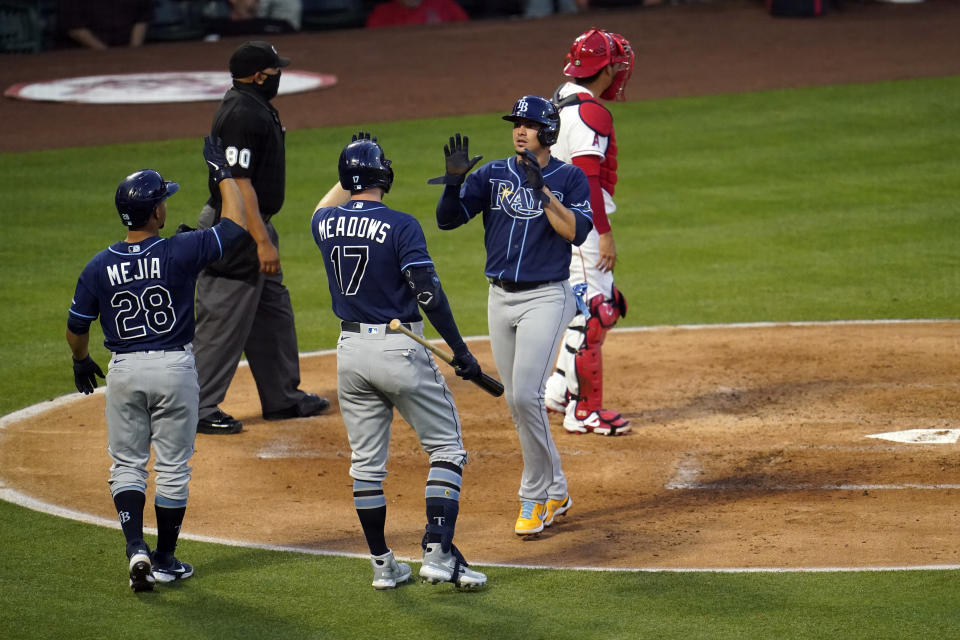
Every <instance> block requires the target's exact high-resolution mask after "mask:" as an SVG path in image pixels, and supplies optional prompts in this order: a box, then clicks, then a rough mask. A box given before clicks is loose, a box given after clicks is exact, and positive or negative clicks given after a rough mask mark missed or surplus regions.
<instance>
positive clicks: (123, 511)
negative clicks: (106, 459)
mask: <svg viewBox="0 0 960 640" xmlns="http://www.w3.org/2000/svg"><path fill="white" fill-rule="evenodd" d="M146 502H147V497H146V496H145V495H143V493H142V492H140V491H137V490H135V489H128V490H126V491H121V492H120V493H118V494H117V495H115V496H113V505H114V506H115V507H116V508H117V517H119V518H120V528H121V529H122V530H123V537H124V538H126V540H127V550H128V551H127V555H128V556H129V555H130V550H131V549H136V548H137V547H139V546H140V545H141V544H143V545H144V546H145V545H146V543H144V542H143V505H144V504H146Z"/></svg>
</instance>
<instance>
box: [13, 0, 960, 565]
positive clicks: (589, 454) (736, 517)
mask: <svg viewBox="0 0 960 640" xmlns="http://www.w3.org/2000/svg"><path fill="white" fill-rule="evenodd" d="M594 24H597V25H599V26H607V27H608V28H616V29H618V30H620V31H622V32H623V33H624V34H625V35H626V36H627V37H628V38H630V40H631V41H632V42H633V43H634V44H635V45H636V49H637V53H638V67H637V71H636V73H635V74H634V77H633V79H632V81H631V84H630V87H629V95H630V97H631V99H634V100H638V99H649V98H656V97H665V96H683V95H697V94H711V93H721V92H738V91H749V90H757V89H768V88H780V87H794V86H804V85H818V84H840V83H848V82H869V81H877V80H887V79H900V78H910V77H921V76H942V75H952V74H957V73H960V38H956V34H957V33H960V2H956V1H943V0H937V1H932V2H926V3H923V4H919V5H883V4H859V3H857V4H847V8H846V10H844V11H843V12H840V13H836V12H835V13H831V14H830V15H829V16H827V17H825V18H822V19H815V20H786V19H773V18H771V17H769V16H768V15H766V13H765V12H764V11H763V9H762V8H761V6H760V5H759V4H757V3H753V2H749V3H741V2H723V3H715V4H690V5H680V6H663V7H652V8H646V9H640V10H634V11H620V12H609V13H595V14H592V15H587V16H573V17H556V18H552V19H548V20H540V21H521V20H511V21H504V22H475V23H468V24H463V25H450V26H443V27H434V28H427V27H423V28H417V27H414V28H406V29H392V30H381V31H377V32H375V33H369V32H365V31H362V30H352V31H344V32H324V33H302V34H296V35H291V36H283V37H278V38H277V39H276V40H275V42H277V43H278V45H279V48H280V50H281V52H282V53H283V54H284V55H289V56H290V57H292V58H293V59H294V64H296V65H297V66H298V67H300V68H302V69H305V70H309V71H317V72H322V73H333V74H335V75H337V76H338V77H339V78H340V82H339V84H338V85H337V86H336V87H335V88H333V89H328V90H324V91H321V92H315V93H309V94H299V95H292V96H284V97H281V98H278V100H277V104H278V107H279V109H280V113H281V115H282V116H283V119H284V122H285V124H286V125H287V127H288V129H297V128H303V127H318V126H326V125H342V124H351V123H357V122H375V121H379V120H393V119H399V118H413V117H421V116H424V115H428V114H429V115H453V114H460V113H475V112H482V111H488V110H489V111H496V110H502V109H504V108H505V107H507V106H509V104H510V103H512V101H513V99H514V98H515V97H516V96H518V95H521V94H523V93H529V92H531V91H538V92H541V93H545V94H546V93H549V92H550V91H552V89H553V88H554V86H555V85H556V84H557V82H558V80H559V77H558V76H557V75H556V74H547V76H545V77H543V78H541V79H539V80H538V82H539V84H538V86H531V85H530V81H529V80H528V79H527V78H526V76H525V75H524V74H523V73H519V72H517V71H516V69H517V68H518V66H519V67H522V68H525V69H558V68H559V63H560V60H561V59H562V56H563V53H564V50H565V46H566V44H567V43H568V41H569V40H570V38H571V37H572V36H573V35H575V34H576V33H578V32H579V31H581V30H582V29H583V28H586V27H589V26H593V25H594ZM237 43H238V40H236V39H233V40H225V41H222V42H220V43H201V42H194V43H181V44H164V45H155V46H151V47H147V48H145V49H143V50H139V51H129V52H123V53H122V55H121V54H120V53H119V52H88V51H76V52H67V51H56V52H50V53H45V54H41V55H37V56H11V57H8V58H7V61H8V62H14V63H15V64H6V65H3V68H2V69H0V83H2V84H3V86H4V87H6V86H9V85H11V84H14V83H17V82H23V81H27V80H43V79H52V78H58V77H67V76H72V75H86V74H95V73H112V72H120V71H149V70H151V69H158V70H170V69H183V70H208V69H215V68H218V67H219V66H222V65H223V61H224V60H226V58H227V57H228V56H229V53H230V51H231V50H232V49H233V47H235V46H236V44H237ZM481 79H482V80H481ZM212 109H213V107H212V105H211V103H197V104H171V105H152V106H112V107H111V106H91V105H61V104H30V103H22V102H17V101H14V100H3V101H0V118H2V120H3V121H4V122H6V123H13V122H15V123H16V125H17V126H16V127H10V126H8V127H6V130H5V132H4V136H3V137H2V138H0V151H24V150H33V149H48V148H59V147H67V146H80V145H90V144H103V143H108V142H126V141H135V140H156V139H163V138H173V137H183V136H201V135H203V134H204V133H205V132H206V130H207V128H208V126H209V118H210V116H211V113H212ZM622 161H623V162H628V161H629V159H628V158H624V159H623V160H622ZM608 340H609V341H608V345H607V346H606V347H605V353H608V354H610V357H609V360H610V361H614V360H615V361H617V362H618V363H619V367H618V368H617V370H615V371H609V373H608V389H607V393H606V396H607V399H608V401H607V404H608V405H609V406H611V407H616V408H618V409H620V410H622V411H623V412H624V413H625V414H626V415H627V416H628V417H629V418H630V419H631V420H632V421H633V425H634V427H635V432H634V433H633V434H631V435H629V436H626V437H622V438H611V439H607V438H601V437H596V436H569V435H567V434H565V433H563V431H562V429H561V428H560V427H559V418H558V417H554V424H555V427H556V428H555V436H556V438H557V441H558V444H559V446H560V449H561V454H562V456H563V461H564V465H565V470H566V472H567V475H568V477H569V479H570V486H571V495H572V497H573V499H574V502H575V505H574V508H573V509H572V510H571V512H570V514H569V515H568V516H566V517H564V518H562V519H561V520H560V521H559V522H558V524H557V525H555V526H554V527H552V528H551V529H549V530H548V531H547V532H546V533H545V535H543V536H542V537H541V538H540V539H538V540H536V541H529V542H524V541H521V540H519V539H517V538H516V537H515V536H514V535H513V533H512V526H513V520H514V518H515V516H516V508H517V502H516V488H517V486H518V484H519V475H520V454H519V450H518V445H517V441H516V434H515V432H514V430H513V427H512V425H511V424H510V422H509V417H508V413H507V410H506V406H505V405H504V404H503V401H502V400H497V401H494V402H493V403H491V401H490V399H489V397H488V396H486V395H484V394H482V392H480V391H478V390H476V389H475V388H474V387H473V386H472V385H469V384H466V383H462V382H461V381H459V380H458V379H453V380H451V386H452V387H453V389H454V392H455V394H456V396H457V399H458V405H459V407H460V410H461V415H462V417H463V422H464V433H465V441H466V445H467V448H468V450H469V451H470V456H471V460H470V463H469V465H468V466H467V470H466V475H465V485H464V497H463V504H462V511H461V513H462V516H461V520H460V522H459V525H458V543H459V544H460V546H461V547H462V548H463V550H464V552H465V553H466V554H467V556H468V557H469V558H470V559H472V560H474V561H477V562H505V563H517V564H524V565H554V566H586V565H589V566H603V567H670V568H673V567H792V566H801V567H811V566H890V565H919V564H958V563H960V543H958V540H960V535H958V534H960V515H958V509H957V507H956V502H957V494H958V492H960V464H958V463H957V461H956V455H955V453H956V445H933V444H898V443H894V442H889V441H885V440H877V439H869V438H866V436H868V435H870V434H876V433H880V432H889V431H897V430H902V429H911V428H934V429H952V428H957V427H958V425H957V422H956V419H957V415H958V408H960V394H958V393H957V390H958V384H960V383H958V380H960V375H958V374H960V358H958V355H960V323H947V322H940V323H936V322H931V323H891V324H841V325H815V326H779V327H748V328H729V327H728V328H720V327H718V328H705V329H698V330H692V329H681V328H672V329H671V328H664V329H659V330H655V331H639V332H634V331H629V332H628V331H622V332H616V333H614V334H612V335H611V336H610V337H609V339H608ZM475 346H476V351H477V354H478V357H479V358H480V359H481V363H482V364H484V365H485V367H489V368H490V370H493V365H492V358H491V356H490V353H489V348H488V347H487V345H485V344H482V343H478V344H477V345H475ZM614 353H618V354H619V355H617V356H616V357H614V356H613V354H614ZM332 359H333V357H332V356H329V355H321V356H311V357H308V358H304V360H303V365H302V367H303V376H302V377H303V381H304V382H303V387H304V388H306V389H309V390H312V391H317V392H320V393H322V394H324V395H327V396H329V397H331V398H334V397H335V395H336V393H335V386H336V381H335V379H334V377H333V373H332V372H334V371H335V367H333V366H332ZM451 377H452V376H451ZM223 408H224V409H225V410H227V411H229V412H230V413H233V414H234V415H236V416H237V417H238V418H240V419H242V420H243V421H244V423H245V424H246V427H247V429H246V431H245V432H244V433H242V434H240V435H237V436H231V437H216V436H199V438H198V440H197V453H196V456H195V457H194V461H193V462H194V467H195V471H194V479H193V482H192V484H191V506H190V510H189V513H188V516H187V521H186V523H185V529H184V531H185V532H187V533H190V534H195V535H209V536H218V537H225V538H231V539H244V540H250V541H254V542H262V543H270V544H279V545H298V546H307V547H313V548H322V549H330V550H340V551H350V552H362V551H364V546H363V539H362V536H361V534H360V532H359V525H358V523H357V521H356V515H355V513H354V512H353V507H352V498H351V481H350V479H349V477H348V476H347V469H348V465H349V449H348V447H347V443H346V437H345V434H344V430H343V425H342V422H341V420H340V418H339V415H338V413H336V412H335V411H334V412H332V413H331V414H330V415H328V416H323V417H318V418H311V419H302V420H293V421H287V422H283V423H267V422H263V421H262V420H260V418H259V407H258V406H257V401H256V392H255V390H254V386H253V382H252V380H251V378H250V376H249V373H248V372H247V370H246V369H241V371H240V373H239V374H238V376H237V379H236V381H235V383H234V385H233V386H232V387H231V390H230V393H229V395H228V397H227V400H226V402H225V403H224V404H223ZM103 422H104V421H103V396H102V394H97V395H95V396H92V397H88V398H82V399H78V401H77V402H75V403H70V404H67V405H64V406H60V407H58V408H56V409H53V410H51V411H50V412H48V413H45V414H42V415H39V416H37V417H35V418H33V419H31V420H28V421H24V422H19V423H16V424H11V425H9V426H8V427H7V428H5V429H3V430H2V431H0V470H2V472H0V473H2V485H3V486H5V487H6V488H8V489H14V490H19V491H21V492H23V493H25V494H28V495H30V496H33V497H35V498H37V499H40V500H45V501H49V502H52V503H54V504H58V505H63V506H67V507H70V508H73V509H77V510H81V511H84V512H88V513H91V514H94V515H98V516H103V517H106V518H113V517H114V516H115V512H114V511H113V506H112V503H111V501H110V498H109V492H108V491H107V486H106V480H107V469H108V467H109V459H108V457H107V455H106V451H105V446H106V436H105V431H104V425H103ZM78 468H79V469H82V470H83V473H81V474H79V475H78V474H77V469H78ZM426 470H427V467H426V462H425V458H424V456H423V454H422V453H421V452H420V451H419V449H418V447H417V444H416V442H415V439H414V438H413V435H412V432H411V430H410V429H409V428H407V427H406V425H404V424H403V423H402V422H401V421H399V420H398V421H397V423H396V424H395V435H394V442H393V446H392V450H391V464H390V476H389V477H388V479H387V482H386V484H385V490H386V491H387V496H388V504H389V515H388V532H387V534H388V540H389V541H390V542H391V544H392V546H394V548H395V549H396V550H397V551H398V553H399V554H401V555H404V556H411V557H414V556H417V555H418V546H417V544H418V542H419V538H420V532H421V531H422V519H423V515H422V510H423V506H422V503H423V482H424V479H425V475H426ZM151 519H152V514H149V513H148V514H147V524H148V525H149V524H151Z"/></svg>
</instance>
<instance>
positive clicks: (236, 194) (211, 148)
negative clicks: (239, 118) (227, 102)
mask: <svg viewBox="0 0 960 640" xmlns="http://www.w3.org/2000/svg"><path fill="white" fill-rule="evenodd" d="M203 159H204V160H206V161H207V166H208V167H209V168H210V177H211V178H212V179H213V181H214V182H215V183H216V184H217V186H218V187H220V197H221V198H223V209H222V211H221V214H220V215H221V216H222V217H224V218H227V219H228V220H230V221H232V222H235V223H237V224H238V225H240V226H241V227H243V228H244V229H246V228H247V216H246V208H245V207H244V206H243V197H242V196H241V195H240V188H239V187H238V186H237V181H236V180H234V179H233V174H232V173H231V172H230V165H229V164H227V158H226V155H225V153H224V151H223V143H222V141H221V140H220V139H219V138H217V139H214V138H212V137H211V136H207V137H206V138H204V139H203Z"/></svg>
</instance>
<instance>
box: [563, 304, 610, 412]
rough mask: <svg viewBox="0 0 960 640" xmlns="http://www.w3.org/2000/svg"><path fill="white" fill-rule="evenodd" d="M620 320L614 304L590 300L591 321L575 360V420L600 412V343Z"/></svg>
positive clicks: (601, 362) (601, 357)
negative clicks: (576, 389)
mask: <svg viewBox="0 0 960 640" xmlns="http://www.w3.org/2000/svg"><path fill="white" fill-rule="evenodd" d="M619 319H620V309H619V307H618V306H617V305H616V304H614V303H613V301H611V300H605V299H604V298H603V296H599V295H598V296H594V297H593V298H591V299H590V319H589V320H587V321H586V326H585V329H586V331H585V333H584V340H583V343H582V344H581V346H580V348H579V349H578V350H577V354H576V356H575V358H574V373H575V377H576V379H577V388H578V391H577V393H576V399H577V407H576V417H577V418H578V419H580V420H583V419H585V418H586V417H587V416H589V415H590V414H591V413H593V412H595V411H600V410H601V409H603V353H602V347H603V341H604V340H605V339H606V337H607V331H609V330H610V329H611V328H612V327H613V325H615V324H616V323H617V320H619ZM571 393H572V392H571Z"/></svg>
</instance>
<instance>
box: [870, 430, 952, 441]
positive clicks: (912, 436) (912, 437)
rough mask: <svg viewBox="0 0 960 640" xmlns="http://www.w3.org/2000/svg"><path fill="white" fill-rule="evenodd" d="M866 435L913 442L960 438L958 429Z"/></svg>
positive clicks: (881, 438) (880, 438)
mask: <svg viewBox="0 0 960 640" xmlns="http://www.w3.org/2000/svg"><path fill="white" fill-rule="evenodd" d="M867 437H868V438H877V439H879V440H892V441H893V442H909V443H913V444H956V442H957V439H958V438H960V429H907V430H906V431H889V432H887V433H874V434H871V435H868V436H867Z"/></svg>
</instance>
